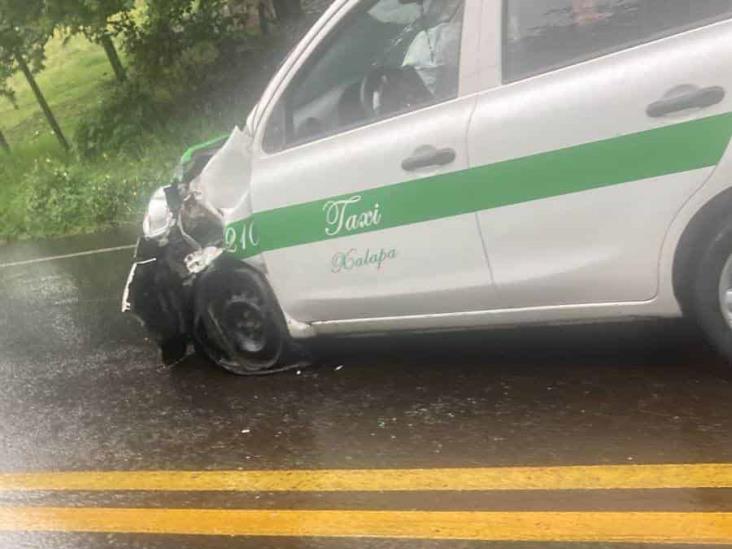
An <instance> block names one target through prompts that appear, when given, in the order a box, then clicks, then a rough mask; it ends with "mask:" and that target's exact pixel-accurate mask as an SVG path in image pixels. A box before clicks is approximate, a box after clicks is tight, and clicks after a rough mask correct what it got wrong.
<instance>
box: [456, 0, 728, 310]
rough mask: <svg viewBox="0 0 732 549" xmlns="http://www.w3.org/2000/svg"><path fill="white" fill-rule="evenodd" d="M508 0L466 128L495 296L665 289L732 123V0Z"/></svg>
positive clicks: (591, 296)
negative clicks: (678, 237) (670, 251)
mask: <svg viewBox="0 0 732 549" xmlns="http://www.w3.org/2000/svg"><path fill="white" fill-rule="evenodd" d="M502 9H503V12H501V2H499V1H497V0H496V1H494V2H492V3H491V4H490V6H489V7H488V9H487V14H486V19H485V21H486V24H487V25H491V24H492V25H494V29H495V30H496V31H498V27H499V25H500V26H501V29H500V32H494V33H493V36H495V37H497V38H495V39H492V41H488V42H486V45H485V47H484V50H483V52H484V53H483V60H482V62H483V64H484V71H483V72H484V86H485V91H483V92H481V94H480V97H479V99H478V103H477V106H476V111H475V114H474V116H473V118H472V122H471V125H470V130H469V140H470V143H469V156H470V161H471V171H472V172H473V174H474V178H475V179H476V180H477V181H479V182H480V190H479V191H478V192H479V194H480V196H481V198H480V200H477V201H476V202H479V203H480V206H479V207H480V208H481V210H482V211H481V212H480V214H479V219H480V227H481V231H482V233H483V238H484V241H485V245H486V249H487V251H488V256H489V258H490V264H491V269H492V273H493V277H494V282H495V289H496V293H495V297H496V301H495V304H494V305H495V306H496V307H501V308H514V307H541V306H561V305H572V304H590V303H615V302H634V301H644V300H649V299H651V298H653V297H654V296H655V294H656V292H657V288H658V262H659V255H660V251H661V247H662V244H663V240H664V237H665V234H666V231H667V229H668V227H669V225H670V223H671V221H672V219H673V217H674V215H675V213H676V212H677V211H678V210H679V209H680V208H681V206H682V205H683V204H684V202H685V201H686V200H687V199H688V198H689V197H690V196H691V195H692V194H693V193H694V192H695V190H697V189H698V188H699V187H700V186H701V185H702V184H703V183H704V181H705V180H706V179H707V178H708V177H709V176H710V174H711V173H712V171H713V170H714V168H715V166H716V164H717V163H718V162H719V160H720V159H721V157H722V155H723V152H724V150H725V148H726V147H727V146H728V143H729V140H730V133H732V118H731V116H730V111H732V47H730V44H732V22H730V20H729V18H730V16H732V2H731V1H729V0H674V1H666V0H504V1H503V6H502ZM501 36H502V39H501V38H500V37H501ZM501 67H502V70H501ZM485 75H487V76H485Z"/></svg>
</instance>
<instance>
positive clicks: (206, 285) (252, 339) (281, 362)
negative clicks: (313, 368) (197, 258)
mask: <svg viewBox="0 0 732 549" xmlns="http://www.w3.org/2000/svg"><path fill="white" fill-rule="evenodd" d="M194 296H195V297H194V331H193V338H194V343H195V348H196V350H197V351H198V352H199V353H203V354H205V355H206V356H207V357H208V358H210V359H211V360H212V361H213V362H215V363H216V364H217V365H219V366H221V367H222V368H224V369H226V370H228V371H229V372H231V373H233V374H236V375H265V374H273V373H277V372H282V371H285V370H290V369H293V368H302V367H304V366H307V365H308V363H309V362H308V360H307V356H306V352H305V350H304V349H303V348H302V347H301V346H300V345H298V344H296V343H295V342H294V341H293V340H292V338H291V337H290V335H289V333H288V331H287V324H286V322H285V318H284V315H283V314H282V311H281V310H280V308H279V305H278V304H277V301H276V299H275V297H274V295H273V293H272V291H271V289H270V288H269V285H268V284H267V283H266V281H265V280H264V279H263V277H262V276H261V275H260V274H259V273H257V272H256V271H254V270H253V269H251V268H249V267H246V266H237V267H233V268H224V269H219V270H215V271H213V272H211V273H207V274H206V275H205V276H204V277H202V279H200V280H199V281H198V282H197V283H196V287H195V289H194Z"/></svg>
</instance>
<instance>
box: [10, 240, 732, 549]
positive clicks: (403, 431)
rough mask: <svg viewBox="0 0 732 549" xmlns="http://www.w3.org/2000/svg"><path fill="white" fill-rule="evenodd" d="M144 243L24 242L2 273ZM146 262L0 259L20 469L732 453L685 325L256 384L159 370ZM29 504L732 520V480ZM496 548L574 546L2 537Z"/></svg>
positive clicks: (425, 347) (13, 456)
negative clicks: (129, 291)
mask: <svg viewBox="0 0 732 549" xmlns="http://www.w3.org/2000/svg"><path fill="white" fill-rule="evenodd" d="M132 240H133V235H132V232H131V231H116V232H111V233H107V234H104V235H97V236H85V237H77V238H72V239H66V240H62V241H54V242H50V243H48V242H47V243H40V244H30V243H25V244H16V245H13V246H8V247H5V248H0V264H7V263H9V262H17V261H24V260H28V259H33V258H38V257H47V256H52V255H59V254H66V253H73V252H76V251H82V250H91V249H97V248H103V247H114V246H119V245H123V244H129V243H130V242H132ZM131 253H132V252H131V250H119V251H114V252H108V253H104V254H96V255H88V256H81V257H75V258H69V259H58V260H54V261H47V262H40V263H31V264H21V265H16V266H9V267H0V394H1V395H2V396H1V398H0V417H2V423H0V471H1V472H29V471H108V470H124V471H138V470H236V469H244V470H250V469H266V470H280V469H303V468H305V469H310V468H313V469H321V468H326V469H381V468H434V467H461V468H463V467H496V466H542V467H544V466H559V465H584V464H588V465H589V464H591V465H604V464H661V463H728V462H732V367H729V366H728V365H726V364H725V363H724V362H723V361H721V360H720V359H719V358H717V357H716V355H715V354H714V353H713V352H711V351H710V350H709V348H708V347H707V346H706V344H705V343H704V342H703V341H702V339H701V338H700V336H699V335H698V334H697V333H696V331H695V330H694V328H693V327H690V326H688V325H686V324H684V323H682V322H658V323H648V322H646V323H628V324H619V325H607V324H603V325H594V326H574V327H552V328H542V329H522V330H514V331H500V332H491V333H473V334H457V335H455V334H453V335H449V336H448V335H434V334H432V335H422V336H409V337H404V336H403V337H398V338H377V339H374V338H369V339H351V340H340V341H322V342H319V344H318V349H319V351H320V353H321V355H322V357H323V358H322V360H321V361H320V362H319V364H317V365H316V366H314V367H312V368H309V369H306V370H303V371H302V372H300V373H297V372H290V373H285V374H281V375H277V376H272V377H263V378H237V377H233V376H231V375H229V374H227V373H225V372H223V371H220V370H218V369H217V368H216V367H214V366H213V365H211V364H209V363H207V362H206V361H205V360H203V359H201V358H199V357H195V356H192V357H189V358H188V359H186V360H185V361H184V362H182V363H181V364H179V365H177V366H175V367H173V368H167V367H164V366H162V365H161V364H160V363H159V362H158V357H157V351H156V348H155V346H154V345H153V344H152V343H151V342H150V341H148V340H146V339H145V334H144V332H143V331H142V329H141V328H140V327H139V326H138V325H137V323H136V322H135V321H134V320H133V319H132V318H130V317H127V316H124V315H122V314H121V313H119V302H120V294H121V290H122V287H123V284H124V281H125V278H126V275H127V271H128V267H129V263H130V256H131ZM341 366H342V367H341ZM17 505H31V506H35V505H37V506H86V507H89V506H100V507H165V508H184V507H195V508H217V509H218V508H220V509H228V508H231V509H252V508H255V509H283V508H287V509H289V508H292V509H334V508H339V509H340V508H347V509H384V510H389V509H412V510H438V511H439V510H445V511H451V510H478V511H493V510H498V511H513V510H521V511H546V510H559V511H562V510H566V511H585V510H589V511H614V510H622V511H646V510H653V511H692V512H697V511H699V512H712V511H716V512H730V511H732V490H730V489H721V490H710V489H698V490H669V491H665V492H663V493H661V494H659V493H658V492H657V491H643V490H634V491H629V492H623V493H612V494H604V495H601V496H600V495H597V494H596V493H593V492H588V491H572V492H569V493H556V492H538V493H537V492H525V491H516V492H512V493H510V494H502V495H501V496H500V497H497V496H496V494H494V493H464V492H449V493H443V494H437V493H429V492H428V493H422V494H413V493H393V494H388V495H385V494H383V493H367V492H363V493H349V494H338V493H327V492H322V493H318V492H309V493H300V494H291V493H253V492H249V493H228V492H224V493H221V492H219V493H213V492H203V493H195V494H191V493H147V492H133V493H130V492H127V493H123V492H98V493H91V492H56V493H50V492H26V493H13V492H7V493H0V506H17ZM486 546H490V547H494V546H497V547H498V546H500V547H504V546H510V547H566V546H567V544H561V543H560V544H557V545H549V544H546V543H541V544H534V545H532V544H518V543H517V544H507V543H498V544H486V543H469V542H461V541H454V542H437V541H435V542H431V541H419V542H417V541H414V540H402V541H393V540H380V541H379V540H367V539H360V540H334V539H317V538H315V539H313V538H303V539H298V538H254V539H252V538H243V537H239V538H231V537H215V536H212V537H186V536H168V535H140V534H134V535H133V534H103V533H101V534H75V533H34V534H30V533H22V532H18V533H0V547H2V548H4V547H49V548H51V547H52V548H57V547H58V548H77V547H78V548H87V547H88V548H92V547H134V548H142V547H144V548H155V549H157V548H168V547H176V548H207V547H216V548H219V547H246V548H249V547H257V548H259V547H262V548H265V547H267V548H268V547H399V548H401V547H430V548H431V547H435V548H438V547H439V548H442V547H445V548H447V547H449V548H454V547H461V548H462V547H465V548H467V547H470V548H472V547H486ZM602 546H604V545H602V544H575V545H572V547H578V548H579V547H602ZM637 546H638V545H637V544H636V545H627V547H637ZM667 547H668V546H667Z"/></svg>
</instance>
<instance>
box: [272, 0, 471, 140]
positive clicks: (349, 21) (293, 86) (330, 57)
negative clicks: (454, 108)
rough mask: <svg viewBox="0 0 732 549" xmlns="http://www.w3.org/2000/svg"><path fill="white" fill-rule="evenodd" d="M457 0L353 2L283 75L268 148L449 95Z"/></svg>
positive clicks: (455, 57)
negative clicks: (287, 78) (290, 73)
mask: <svg viewBox="0 0 732 549" xmlns="http://www.w3.org/2000/svg"><path fill="white" fill-rule="evenodd" d="M462 17H463V0H420V1H416V0H376V1H369V2H366V3H364V4H361V5H360V6H358V7H357V8H355V9H354V10H353V11H352V12H351V13H350V14H349V15H347V16H346V17H345V18H344V20H343V21H342V22H341V23H340V24H339V25H338V27H337V28H336V29H335V30H334V31H333V32H332V33H331V34H330V36H328V37H327V38H326V39H325V40H324V42H323V43H322V44H321V45H320V47H319V48H318V49H317V50H316V51H315V52H314V53H313V54H312V55H311V56H310V59H309V60H308V61H307V62H306V64H305V65H304V66H303V67H302V69H301V70H300V72H299V73H298V74H297V75H296V77H295V78H294V79H293V80H292V81H291V82H290V84H289V86H288V89H287V90H286V91H285V93H284V94H283V95H282V97H281V98H280V100H279V101H278V103H277V105H276V106H275V108H274V109H273V112H272V115H271V116H270V119H269V121H268V123H267V127H266V131H265V138H264V148H265V150H266V151H268V152H274V151H277V150H279V149H281V148H284V147H287V146H290V145H294V144H300V143H304V142H308V141H312V140H314V139H318V138H321V137H324V136H327V135H332V134H334V133H337V132H339V131H343V130H344V129H348V128H353V127H356V126H360V125H363V124H366V123H369V122H372V121H374V120H377V119H383V118H386V117H389V116H394V115H395V114H398V113H402V112H406V111H410V110H414V109H416V108H421V107H424V106H426V105H430V104H434V103H436V102H439V101H444V100H446V99H449V98H452V97H454V96H455V95H456V94H457V90H458V75H459V70H458V67H459V59H460V38H461V32H462Z"/></svg>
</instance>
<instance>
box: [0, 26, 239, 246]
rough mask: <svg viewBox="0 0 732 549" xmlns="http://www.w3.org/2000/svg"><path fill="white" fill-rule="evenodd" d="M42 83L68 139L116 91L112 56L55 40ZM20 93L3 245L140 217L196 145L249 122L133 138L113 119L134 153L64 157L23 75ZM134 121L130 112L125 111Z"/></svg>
mask: <svg viewBox="0 0 732 549" xmlns="http://www.w3.org/2000/svg"><path fill="white" fill-rule="evenodd" d="M37 80H38V84H39V86H41V87H42V89H43V91H44V93H45V95H46V97H47V98H48V100H49V103H50V104H51V107H52V108H53V110H54V112H55V114H56V116H57V118H58V120H59V122H60V124H61V126H62V128H63V130H64V132H65V133H66V134H67V135H75V134H76V133H77V129H78V128H79V126H80V125H82V124H83V123H84V121H85V120H88V119H93V118H94V117H95V115H97V113H99V112H100V110H101V109H102V108H103V106H104V105H105V104H106V103H107V102H108V101H109V99H110V98H111V97H113V96H114V94H115V89H116V84H115V80H114V75H113V73H112V70H111V68H110V65H109V63H108V61H107V58H106V56H105V54H104V50H102V49H101V48H100V47H98V46H97V45H95V44H92V43H91V42H88V41H86V40H84V38H82V37H74V38H72V39H71V40H70V41H69V43H68V44H66V45H64V44H63V41H62V40H61V38H58V37H57V38H54V39H53V40H51V42H50V43H49V46H48V48H47V69H46V70H45V71H43V72H41V73H40V74H39V76H38V78H37ZM11 85H12V86H13V88H14V89H15V90H16V100H17V109H16V108H14V107H13V105H12V104H11V103H10V102H8V101H2V100H0V101H2V102H0V128H1V129H2V130H3V132H4V134H5V137H6V138H7V140H8V142H9V144H10V146H11V148H12V154H7V153H4V152H2V151H0V239H8V238H17V237H24V236H49V235H60V234H67V233H71V232H78V231H88V230H94V229H96V228H98V227H100V226H104V225H108V224H112V223H119V222H124V221H128V220H132V219H135V218H136V217H137V216H139V212H140V210H141V209H142V208H143V207H144V205H145V203H146V200H147V197H148V195H149V192H150V190H151V189H154V188H155V187H157V186H159V185H160V184H162V183H165V182H167V180H168V178H169V175H170V171H171V169H172V167H173V166H174V164H175V161H176V159H177V158H178V157H179V156H180V154H181V153H182V151H183V150H184V149H185V148H186V147H187V146H188V145H189V144H191V143H195V142H197V141H200V140H203V139H206V138H209V137H211V136H214V135H218V134H220V133H222V131H223V132H225V131H228V130H229V129H231V126H233V124H235V123H236V122H238V121H240V120H241V118H242V117H243V116H244V114H245V113H231V115H232V117H231V119H230V121H229V122H228V123H226V122H223V121H222V120H221V118H222V117H219V118H218V120H207V118H206V117H205V116H201V114H193V113H192V114H191V116H190V117H186V116H179V117H178V118H176V119H171V121H170V123H169V124H167V125H164V124H161V125H157V126H154V127H152V126H149V127H148V128H147V130H148V131H147V133H141V134H140V135H134V132H135V127H134V125H132V127H131V125H130V124H127V123H125V122H124V121H123V120H112V121H110V123H111V124H115V123H118V125H117V128H121V129H122V130H126V131H127V133H128V134H130V135H127V137H129V138H130V142H129V143H128V144H127V145H128V146H127V147H126V148H127V150H122V151H121V152H118V151H112V150H109V151H107V150H106V148H105V147H101V146H100V147H98V150H97V152H98V153H99V154H96V155H91V157H90V158H87V159H82V158H80V156H79V155H78V154H71V155H67V154H66V153H65V152H64V150H63V148H62V147H61V146H60V145H59V143H58V142H57V141H56V138H55V137H54V135H53V133H52V132H51V130H50V129H49V127H48V124H47V123H46V120H45V119H44V117H43V114H42V113H41V111H40V109H39V108H38V105H37V103H36V101H35V99H34V97H33V94H32V92H31V90H30V88H29V86H28V85H27V83H25V82H24V81H23V80H22V77H21V76H20V75H16V76H15V77H14V81H13V82H11ZM143 114H144V113H143ZM126 117H129V113H127V112H122V113H121V118H123V119H124V118H126ZM118 145H119V143H118ZM120 148H121V149H125V147H120Z"/></svg>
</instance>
